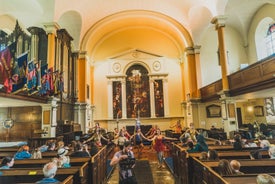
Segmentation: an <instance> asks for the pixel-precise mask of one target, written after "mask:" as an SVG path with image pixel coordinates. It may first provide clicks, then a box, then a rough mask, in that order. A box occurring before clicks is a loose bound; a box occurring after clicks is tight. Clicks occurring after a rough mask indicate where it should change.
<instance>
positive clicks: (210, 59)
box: [201, 27, 247, 87]
mask: <svg viewBox="0 0 275 184" xmlns="http://www.w3.org/2000/svg"><path fill="white" fill-rule="evenodd" d="M213 29H214V28H213V27H211V28H209V29H208V31H206V33H205V34H204V36H203V39H202V42H201V45H202V47H201V68H202V87H203V86H206V85H208V84H211V83H213V82H215V81H217V79H221V68H220V66H219V65H218V55H217V50H218V35H217V32H216V31H214V30H213ZM225 48H226V50H227V51H228V58H227V59H228V74H230V73H233V72H235V71H238V70H239V68H240V64H241V63H247V55H246V52H245V48H244V43H243V39H242V38H241V35H240V34H239V33H238V32H237V31H236V30H234V29H233V28H232V27H225ZM205 68H207V70H206V69H205Z"/></svg>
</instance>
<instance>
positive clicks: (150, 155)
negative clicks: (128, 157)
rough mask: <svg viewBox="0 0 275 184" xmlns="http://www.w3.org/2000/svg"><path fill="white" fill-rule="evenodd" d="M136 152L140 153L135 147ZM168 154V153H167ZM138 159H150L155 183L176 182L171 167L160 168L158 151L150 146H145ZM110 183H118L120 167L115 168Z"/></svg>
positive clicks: (170, 183) (169, 183) (172, 183)
mask: <svg viewBox="0 0 275 184" xmlns="http://www.w3.org/2000/svg"><path fill="white" fill-rule="evenodd" d="M133 151H134V154H135V155H138V153H137V150H136V149H134V150H133ZM166 156H167V155H166ZM137 159H147V160H149V163H150V167H151V171H152V174H153V180H154V183H153V184H175V179H174V177H173V175H172V174H171V172H170V170H169V168H168V167H167V166H166V165H165V167H164V168H161V169H159V168H158V162H157V157H156V152H155V151H154V150H153V149H151V148H150V147H149V146H148V147H147V146H145V147H144V149H143V151H142V154H141V156H140V158H137ZM107 183H108V184H118V169H117V168H115V169H114V171H113V174H112V175H111V177H110V178H109V180H108V182H107Z"/></svg>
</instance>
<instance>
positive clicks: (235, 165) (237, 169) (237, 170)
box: [230, 160, 244, 175]
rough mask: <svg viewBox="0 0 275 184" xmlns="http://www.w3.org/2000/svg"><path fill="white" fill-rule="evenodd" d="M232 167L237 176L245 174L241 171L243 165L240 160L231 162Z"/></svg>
mask: <svg viewBox="0 0 275 184" xmlns="http://www.w3.org/2000/svg"><path fill="white" fill-rule="evenodd" d="M230 166H231V167H232V169H233V171H234V173H235V174H237V175H242V174H244V173H243V172H241V171H240V168H241V164H240V162H239V161H238V160H231V162H230Z"/></svg>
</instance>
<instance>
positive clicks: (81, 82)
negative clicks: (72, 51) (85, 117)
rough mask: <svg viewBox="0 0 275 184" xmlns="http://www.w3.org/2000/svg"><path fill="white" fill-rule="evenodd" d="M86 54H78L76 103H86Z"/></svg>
mask: <svg viewBox="0 0 275 184" xmlns="http://www.w3.org/2000/svg"><path fill="white" fill-rule="evenodd" d="M86 65H87V61H86V52H80V53H79V58H78V67H77V69H78V70H77V74H76V75H77V76H78V77H77V78H78V81H77V85H78V86H77V87H78V102H80V103H86V96H87V95H86V93H87V92H86V67H87V66H86Z"/></svg>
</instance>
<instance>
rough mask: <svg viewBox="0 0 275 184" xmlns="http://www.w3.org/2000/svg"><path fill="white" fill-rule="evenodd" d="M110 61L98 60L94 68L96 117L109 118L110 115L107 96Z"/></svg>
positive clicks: (96, 118)
mask: <svg viewBox="0 0 275 184" xmlns="http://www.w3.org/2000/svg"><path fill="white" fill-rule="evenodd" d="M108 66H109V65H108V62H106V61H105V62H103V61H102V62H98V63H96V64H95V66H94V67H95V68H94V76H95V81H94V105H95V114H94V119H95V120H98V119H107V117H108V111H107V110H108V96H107V78H106V76H107V75H108Z"/></svg>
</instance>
